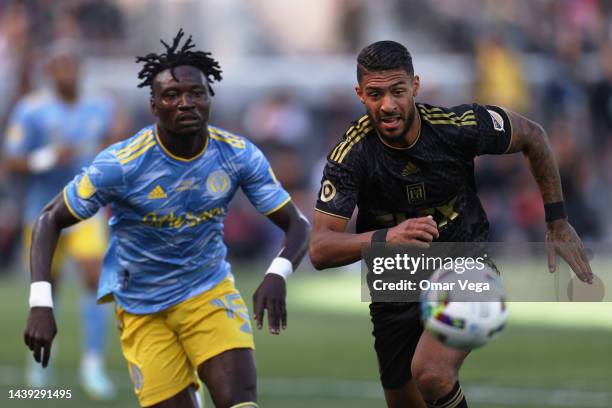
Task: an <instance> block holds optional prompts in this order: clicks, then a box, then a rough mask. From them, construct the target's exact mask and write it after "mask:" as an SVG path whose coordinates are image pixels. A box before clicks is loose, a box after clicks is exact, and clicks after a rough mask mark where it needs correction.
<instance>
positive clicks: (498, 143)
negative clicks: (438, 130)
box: [464, 104, 512, 156]
mask: <svg viewBox="0 0 612 408" xmlns="http://www.w3.org/2000/svg"><path fill="white" fill-rule="evenodd" d="M472 109H473V110H474V116H475V117H476V125H475V126H466V127H465V128H464V132H466V133H468V137H469V138H470V139H472V141H473V149H474V154H475V155H478V156H479V155H483V154H503V153H505V152H506V151H507V150H508V148H509V147H510V138H511V136H512V123H510V118H509V117H508V114H507V113H506V112H505V111H504V110H503V109H502V108H500V107H498V106H494V105H484V106H483V105H478V104H473V105H472Z"/></svg>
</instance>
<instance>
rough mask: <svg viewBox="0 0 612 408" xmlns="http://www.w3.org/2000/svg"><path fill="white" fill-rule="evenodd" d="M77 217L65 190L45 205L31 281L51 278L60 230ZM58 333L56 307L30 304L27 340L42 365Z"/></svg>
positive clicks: (34, 234) (34, 238) (36, 230)
mask: <svg viewBox="0 0 612 408" xmlns="http://www.w3.org/2000/svg"><path fill="white" fill-rule="evenodd" d="M78 221H79V220H78V219H77V218H75V217H74V216H73V215H72V214H71V213H70V211H69V210H68V207H66V203H64V198H63V196H62V194H58V195H57V196H56V197H55V198H54V199H53V200H52V201H51V202H50V203H49V204H47V206H46V207H45V208H44V209H43V211H42V213H41V214H40V216H39V217H38V219H37V220H36V223H35V224H34V229H33V231H32V246H31V250H30V267H31V270H32V282H38V281H47V282H51V262H52V260H53V254H54V252H55V248H56V247H57V241H58V239H59V236H60V233H61V231H62V229H64V228H66V227H69V226H70V225H73V224H76V223H77V222H78ZM56 333H57V328H56V325H55V318H54V317H53V309H51V308H49V307H33V308H30V313H29V316H28V321H27V324H26V329H25V333H24V340H25V343H26V345H27V346H28V347H29V348H30V350H32V351H33V352H34V359H35V360H36V361H37V362H42V365H43V367H46V366H47V363H48V361H49V356H50V354H51V343H52V342H53V338H54V337H55V334H56ZM41 353H42V355H41Z"/></svg>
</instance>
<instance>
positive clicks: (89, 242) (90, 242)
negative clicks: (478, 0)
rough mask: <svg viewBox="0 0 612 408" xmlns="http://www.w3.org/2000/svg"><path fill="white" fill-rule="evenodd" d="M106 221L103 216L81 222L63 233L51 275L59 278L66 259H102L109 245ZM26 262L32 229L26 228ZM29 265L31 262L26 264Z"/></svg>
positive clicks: (24, 233)
mask: <svg viewBox="0 0 612 408" xmlns="http://www.w3.org/2000/svg"><path fill="white" fill-rule="evenodd" d="M107 231H108V228H107V226H106V219H105V218H104V216H102V215H101V214H98V215H96V216H94V217H91V218H89V219H87V220H85V221H81V222H79V223H77V224H75V225H73V226H72V227H70V228H67V229H65V230H64V231H62V234H61V235H60V239H59V241H58V242H57V248H56V250H55V255H54V256H53V264H52V266H51V273H52V275H53V276H57V273H58V271H59V268H60V266H61V265H62V263H63V262H64V260H65V258H66V257H70V258H72V259H75V260H77V261H86V260H92V259H100V260H101V259H102V258H103V257H104V252H105V251H106V246H107V243H108V232H107ZM23 237H24V240H25V241H24V245H23V247H24V249H25V256H26V260H29V257H30V244H31V243H32V227H31V226H26V227H25V228H24V232H23ZM26 264H29V261H27V262H26Z"/></svg>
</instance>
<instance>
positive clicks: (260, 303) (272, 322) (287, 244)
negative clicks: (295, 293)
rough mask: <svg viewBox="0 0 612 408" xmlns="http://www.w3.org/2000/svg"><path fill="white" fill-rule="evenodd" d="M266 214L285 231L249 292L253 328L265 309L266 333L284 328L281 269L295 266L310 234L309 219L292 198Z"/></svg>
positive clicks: (262, 317)
mask: <svg viewBox="0 0 612 408" xmlns="http://www.w3.org/2000/svg"><path fill="white" fill-rule="evenodd" d="M267 217H268V219H270V221H272V222H273V223H274V224H276V225H277V226H278V227H279V228H280V229H282V230H283V231H284V232H285V240H284V247H283V249H282V250H281V252H280V253H279V254H278V256H277V258H276V259H275V260H274V261H273V263H272V265H271V266H270V268H269V269H268V272H267V273H266V275H265V276H264V279H263V281H262V282H261V284H260V285H259V287H258V288H257V290H256V291H255V293H254V294H253V305H254V316H253V317H254V319H255V321H256V322H257V328H258V329H261V328H262V327H263V319H264V310H265V309H268V327H269V329H270V333H272V334H280V330H281V328H282V329H286V328H287V306H286V301H285V297H286V294H287V288H286V282H285V279H286V276H285V271H288V272H291V271H292V270H295V269H296V268H297V267H298V265H299V264H300V262H301V260H302V258H303V257H304V254H305V253H306V248H307V244H308V237H309V234H310V223H309V222H308V220H307V219H306V217H304V215H303V214H302V213H301V212H300V210H299V209H298V208H297V207H296V206H295V204H293V202H292V201H289V202H287V203H286V204H285V205H284V206H282V207H281V208H280V209H278V210H276V211H274V212H272V213H270V214H268V215H267ZM289 268H290V269H289Z"/></svg>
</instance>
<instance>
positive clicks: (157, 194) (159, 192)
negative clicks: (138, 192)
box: [147, 184, 168, 200]
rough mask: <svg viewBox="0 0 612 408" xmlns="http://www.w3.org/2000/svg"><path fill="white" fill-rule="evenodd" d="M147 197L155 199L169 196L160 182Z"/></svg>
mask: <svg viewBox="0 0 612 408" xmlns="http://www.w3.org/2000/svg"><path fill="white" fill-rule="evenodd" d="M147 198H149V199H151V200H155V199H158V198H168V195H167V194H166V192H165V191H164V189H163V188H161V186H160V185H159V184H158V185H157V186H156V187H155V188H154V189H153V190H151V192H150V193H149V195H148V196H147Z"/></svg>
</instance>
